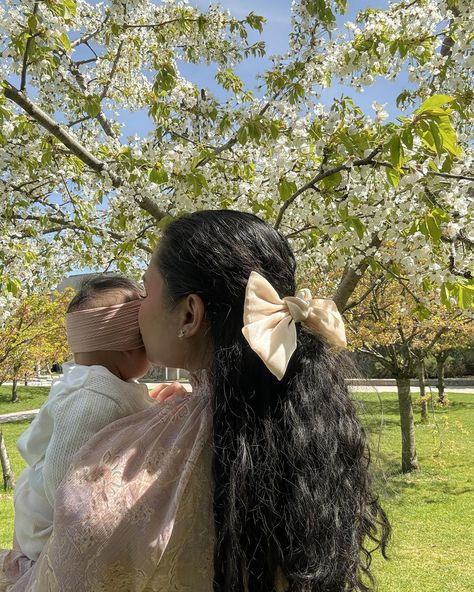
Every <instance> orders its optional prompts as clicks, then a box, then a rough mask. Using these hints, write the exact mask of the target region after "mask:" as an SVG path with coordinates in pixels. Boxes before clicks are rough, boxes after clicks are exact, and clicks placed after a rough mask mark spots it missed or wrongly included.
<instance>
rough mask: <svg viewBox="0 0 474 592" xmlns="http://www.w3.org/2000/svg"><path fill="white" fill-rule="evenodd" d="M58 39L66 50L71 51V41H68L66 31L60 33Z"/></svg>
mask: <svg viewBox="0 0 474 592" xmlns="http://www.w3.org/2000/svg"><path fill="white" fill-rule="evenodd" d="M58 39H59V40H60V41H61V43H62V44H63V46H64V49H65V50H66V51H71V49H72V46H71V42H70V41H69V37H68V36H67V35H66V33H61V35H58Z"/></svg>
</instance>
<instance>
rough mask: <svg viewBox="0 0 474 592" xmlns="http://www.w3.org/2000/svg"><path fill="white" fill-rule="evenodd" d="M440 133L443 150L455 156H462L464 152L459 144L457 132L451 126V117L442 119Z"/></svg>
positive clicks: (439, 127)
mask: <svg viewBox="0 0 474 592" xmlns="http://www.w3.org/2000/svg"><path fill="white" fill-rule="evenodd" d="M439 119H440V122H439V126H438V129H439V133H440V135H441V138H442V140H443V148H444V149H445V150H446V151H447V152H449V153H450V154H452V155H453V156H461V154H462V150H461V148H460V146H459V144H458V140H457V137H456V132H455V131H454V128H453V126H452V124H451V120H450V118H449V116H447V115H446V116H445V117H440V118H439Z"/></svg>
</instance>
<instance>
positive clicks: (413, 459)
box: [346, 276, 474, 471]
mask: <svg viewBox="0 0 474 592" xmlns="http://www.w3.org/2000/svg"><path fill="white" fill-rule="evenodd" d="M400 277H402V276H400ZM359 289H360V291H361V292H362V293H363V294H362V295H363V298H361V299H359V301H357V299H356V300H354V307H353V308H352V309H351V308H350V306H349V307H348V309H347V311H346V318H347V320H348V321H349V322H348V327H349V331H350V337H349V340H350V344H351V347H353V348H354V349H358V350H359V351H362V352H364V353H366V354H368V355H370V356H372V357H373V358H374V359H376V360H378V361H379V363H381V364H382V365H383V366H384V367H385V368H387V369H388V370H389V371H390V372H391V374H392V375H393V376H394V377H395V379H396V382H397V391H398V401H399V406H400V424H401V432H402V470H403V471H411V470H414V469H418V468H419V464H418V459H417V455H416V446H415V429H414V419H413V405H412V398H411V393H410V378H412V377H413V376H415V375H416V374H417V373H418V375H419V376H420V373H421V372H423V373H424V360H425V359H426V357H427V356H428V354H430V353H433V352H434V351H435V348H436V347H438V348H442V347H443V343H445V344H447V345H448V344H449V343H453V342H455V341H458V342H459V341H460V339H464V338H466V339H467V336H468V335H469V334H470V335H471V338H472V335H473V330H474V329H473V323H472V319H471V318H470V317H469V316H468V313H465V312H463V311H461V310H459V309H455V308H454V306H452V307H451V309H448V308H445V307H443V306H440V305H438V304H436V303H435V299H434V298H433V299H432V300H433V304H432V306H431V310H427V308H426V304H423V305H422V306H420V299H419V297H418V296H417V294H416V293H415V292H413V291H412V290H411V289H409V288H407V287H406V286H404V285H403V284H402V283H400V282H398V281H395V280H392V281H386V280H385V279H384V278H382V277H380V276H376V277H372V278H371V281H367V280H366V281H364V282H362V285H361V286H360V287H359ZM424 296H425V303H426V302H427V301H429V300H430V298H429V294H427V293H425V294H424ZM356 304H357V306H355V305H356ZM461 335H462V336H463V337H462V338H461ZM420 371H421V372H420ZM422 386H423V381H422ZM426 414H427V407H426V398H424V397H423V396H422V417H423V418H426Z"/></svg>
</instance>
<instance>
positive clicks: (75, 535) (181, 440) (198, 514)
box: [7, 391, 215, 592]
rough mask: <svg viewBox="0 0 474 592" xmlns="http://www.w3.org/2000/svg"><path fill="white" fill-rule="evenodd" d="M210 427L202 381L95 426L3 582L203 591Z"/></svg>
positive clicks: (94, 591) (41, 589) (13, 588)
mask: <svg viewBox="0 0 474 592" xmlns="http://www.w3.org/2000/svg"><path fill="white" fill-rule="evenodd" d="M211 432H212V414H211V410H210V398H209V395H208V393H207V392H204V391H202V392H197V393H195V394H191V395H185V396H180V397H175V398H172V399H170V400H168V401H167V402H166V403H163V404H160V405H158V404H157V405H156V406H154V407H152V408H150V409H147V410H145V411H142V412H140V413H137V414H135V415H132V416H129V417H126V418H124V419H121V420H119V421H116V422H114V423H113V424H111V425H110V426H108V427H106V428H104V429H103V430H102V431H101V432H99V433H98V434H97V435H96V436H94V437H93V438H92V439H91V440H90V441H89V442H88V443H87V444H86V445H85V446H83V447H82V448H81V450H80V451H79V452H78V453H77V455H76V456H75V457H74V460H73V464H72V466H71V468H70V470H69V472H68V474H67V476H66V477H65V479H64V481H63V482H62V483H61V485H60V487H59V489H58V491H57V496H56V503H55V509H54V524H53V534H52V536H51V538H50V540H49V542H48V544H47V545H46V546H45V548H44V549H43V551H42V553H41V555H40V557H39V559H38V561H37V562H36V563H35V564H34V565H33V566H32V567H30V566H29V565H26V566H23V567H21V566H19V564H18V563H17V567H18V569H17V574H16V575H17V577H18V579H17V581H16V582H15V583H13V584H12V585H10V586H9V587H8V588H7V589H8V592H32V591H35V592H56V591H69V590H74V591H76V592H108V591H110V592H112V591H113V592H135V591H136V592H138V591H140V592H165V591H171V590H172V591H174V592H188V591H189V592H191V591H194V592H196V591H199V592H211V591H212V580H213V575H214V566H213V554H214V543H215V536H214V521H213V510H212V501H213V485H212V474H211V446H210V437H211ZM17 559H18V558H17ZM10 567H13V571H14V564H11V565H10ZM14 575H15V574H14V573H12V570H10V573H9V577H10V578H12V577H13V579H14ZM10 581H12V579H10Z"/></svg>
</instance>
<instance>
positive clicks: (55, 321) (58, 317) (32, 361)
mask: <svg viewBox="0 0 474 592" xmlns="http://www.w3.org/2000/svg"><path fill="white" fill-rule="evenodd" d="M71 294H72V290H67V291H65V292H62V293H61V292H55V293H54V294H46V295H43V294H32V295H30V296H27V297H25V298H23V299H22V300H21V301H20V303H19V305H18V306H17V308H16V310H15V312H14V313H13V314H11V315H10V316H9V317H8V318H7V319H6V321H5V322H4V323H3V325H2V326H1V328H0V383H2V382H5V380H11V381H12V396H11V401H12V402H15V401H17V400H18V394H17V383H18V379H19V377H25V376H31V375H32V374H33V372H35V371H36V368H37V367H38V366H41V365H44V364H48V365H50V364H51V363H53V362H56V361H58V360H59V361H62V360H63V359H64V358H65V357H66V356H67V354H68V346H67V340H66V331H65V328H64V315H65V313H66V308H67V304H68V302H69V301H70V299H71Z"/></svg>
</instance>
